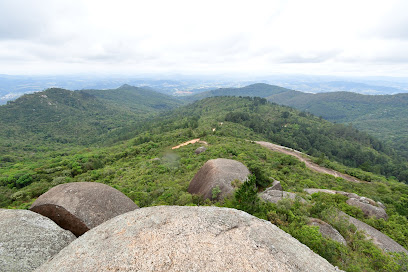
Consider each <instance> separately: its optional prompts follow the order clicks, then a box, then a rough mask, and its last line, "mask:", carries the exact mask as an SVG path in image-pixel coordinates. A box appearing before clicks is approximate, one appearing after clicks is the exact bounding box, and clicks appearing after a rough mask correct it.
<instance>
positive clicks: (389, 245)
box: [331, 211, 408, 254]
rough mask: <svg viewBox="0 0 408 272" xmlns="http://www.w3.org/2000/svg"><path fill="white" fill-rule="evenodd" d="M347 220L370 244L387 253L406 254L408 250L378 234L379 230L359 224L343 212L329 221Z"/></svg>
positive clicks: (380, 233) (359, 222)
mask: <svg viewBox="0 0 408 272" xmlns="http://www.w3.org/2000/svg"><path fill="white" fill-rule="evenodd" d="M333 219H334V220H342V221H344V220H348V221H349V222H350V223H351V224H353V225H354V226H356V228H357V230H358V231H361V232H364V233H365V235H366V237H367V238H368V239H371V240H372V242H373V243H374V244H375V245H376V246H378V247H379V248H381V249H382V250H385V251H389V252H405V253H406V254H408V250H406V249H405V248H404V247H403V246H401V245H400V244H398V243H397V242H395V241H394V240H393V239H391V238H390V237H388V236H387V235H385V234H384V233H382V232H380V231H379V230H377V229H375V228H373V227H371V226H370V225H367V224H366V223H364V222H361V221H360V220H358V219H355V218H354V217H351V216H349V215H348V214H345V213H344V212H341V211H340V212H339V213H338V215H337V217H336V218H332V219H331V220H333Z"/></svg>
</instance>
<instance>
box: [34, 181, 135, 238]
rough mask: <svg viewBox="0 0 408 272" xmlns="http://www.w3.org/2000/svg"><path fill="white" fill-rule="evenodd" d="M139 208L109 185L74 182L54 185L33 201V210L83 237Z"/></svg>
mask: <svg viewBox="0 0 408 272" xmlns="http://www.w3.org/2000/svg"><path fill="white" fill-rule="evenodd" d="M137 208H138V206H137V205H136V204H135V203H134V202H133V201H132V200H131V199H130V198H128V197H127V196H126V195H124V194H123V193H121V192H119V191H118V190H116V189H114V188H112V187H110V186H108V185H105V184H102V183H97V182H73V183H66V184H61V185H58V186H56V187H53V188H51V189H50V190H49V191H48V192H46V193H44V194H42V195H41V196H40V197H39V198H38V199H37V200H36V201H35V202H34V203H33V205H32V206H31V208H30V210H32V211H34V212H37V213H39V214H42V215H44V216H46V217H48V218H50V219H52V220H53V221H54V222H55V223H57V224H58V225H59V226H61V227H62V228H64V229H67V230H70V231H71V232H72V233H74V234H75V235H76V236H80V235H82V234H84V233H85V232H86V231H88V230H89V229H92V228H94V227H96V226H98V225H99V224H101V223H103V222H105V221H107V220H109V219H111V218H113V217H115V216H118V215H120V214H122V213H126V212H129V211H132V210H134V209H137Z"/></svg>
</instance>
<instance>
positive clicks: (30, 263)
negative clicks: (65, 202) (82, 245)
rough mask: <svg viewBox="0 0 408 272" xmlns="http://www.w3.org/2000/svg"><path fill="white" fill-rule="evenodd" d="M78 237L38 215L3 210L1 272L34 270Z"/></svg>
mask: <svg viewBox="0 0 408 272" xmlns="http://www.w3.org/2000/svg"><path fill="white" fill-rule="evenodd" d="M75 238H76V237H75V235H73V234H72V233H71V232H69V231H67V230H64V229H62V228H60V227H59V226H58V225H57V224H55V223H54V222H53V221H52V220H50V219H48V218H47V217H44V216H42V215H39V214H37V213H34V212H31V211H27V210H6V209H0V271H3V272H8V271H19V272H25V271H33V270H34V269H36V268H37V267H39V266H40V265H41V264H43V263H45V262H46V261H48V260H49V259H50V258H51V257H52V256H54V255H55V254H57V253H58V252H59V251H60V250H61V249H63V248H64V247H66V246H67V245H68V244H69V243H71V242H72V241H73V240H75Z"/></svg>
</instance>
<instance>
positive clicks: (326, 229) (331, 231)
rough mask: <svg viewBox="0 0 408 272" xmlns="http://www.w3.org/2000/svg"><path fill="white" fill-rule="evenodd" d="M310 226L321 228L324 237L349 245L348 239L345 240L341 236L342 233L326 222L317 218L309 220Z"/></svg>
mask: <svg viewBox="0 0 408 272" xmlns="http://www.w3.org/2000/svg"><path fill="white" fill-rule="evenodd" d="M308 225H310V226H317V227H319V231H320V233H321V234H322V236H323V237H325V238H328V239H332V240H334V241H336V242H339V243H341V244H343V245H347V242H346V239H344V237H343V236H342V235H341V234H340V232H338V231H337V230H336V229H335V228H333V227H332V226H331V225H330V224H327V223H326V222H324V221H322V220H320V219H317V218H309V223H308Z"/></svg>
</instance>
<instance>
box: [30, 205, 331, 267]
mask: <svg viewBox="0 0 408 272" xmlns="http://www.w3.org/2000/svg"><path fill="white" fill-rule="evenodd" d="M39 271H41V272H47V271H49V272H50V271H52V272H68V271H76V272H81V271H86V272H93V271H98V272H104V271H237V272H240V271H245V272H247V271H314V272H319V271H324V272H329V271H337V269H336V268H335V267H333V266H332V265H331V264H330V263H328V262H327V261H326V260H325V259H323V258H322V257H320V256H319V255H317V254H315V253H314V252H313V251H312V250H310V249H309V248H308V247H307V246H305V245H303V244H301V243H300V242H299V241H297V240H296V239H294V238H293V237H292V236H290V235H289V234H287V233H285V232H284V231H282V230H281V229H279V228H278V227H276V226H275V225H272V224H271V223H270V222H268V221H265V220H261V219H258V218H256V217H254V216H252V215H249V214H247V213H245V212H243V211H238V210H235V209H227V208H218V207H174V206H156V207H149V208H142V209H138V210H135V211H133V212H129V213H126V214H123V215H120V216H118V217H115V218H113V219H112V220H110V221H108V222H105V223H104V224H102V225H100V226H98V227H96V228H94V229H92V230H90V231H89V232H87V233H86V234H85V235H83V236H81V237H80V238H78V239H77V240H76V241H74V242H73V243H72V244H71V245H69V246H68V247H66V248H65V249H64V250H62V251H61V252H60V253H59V254H58V255H57V256H55V257H54V258H53V259H52V260H51V261H49V262H48V263H46V264H44V265H43V266H41V267H40V268H39V269H38V270H37V272H39Z"/></svg>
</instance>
